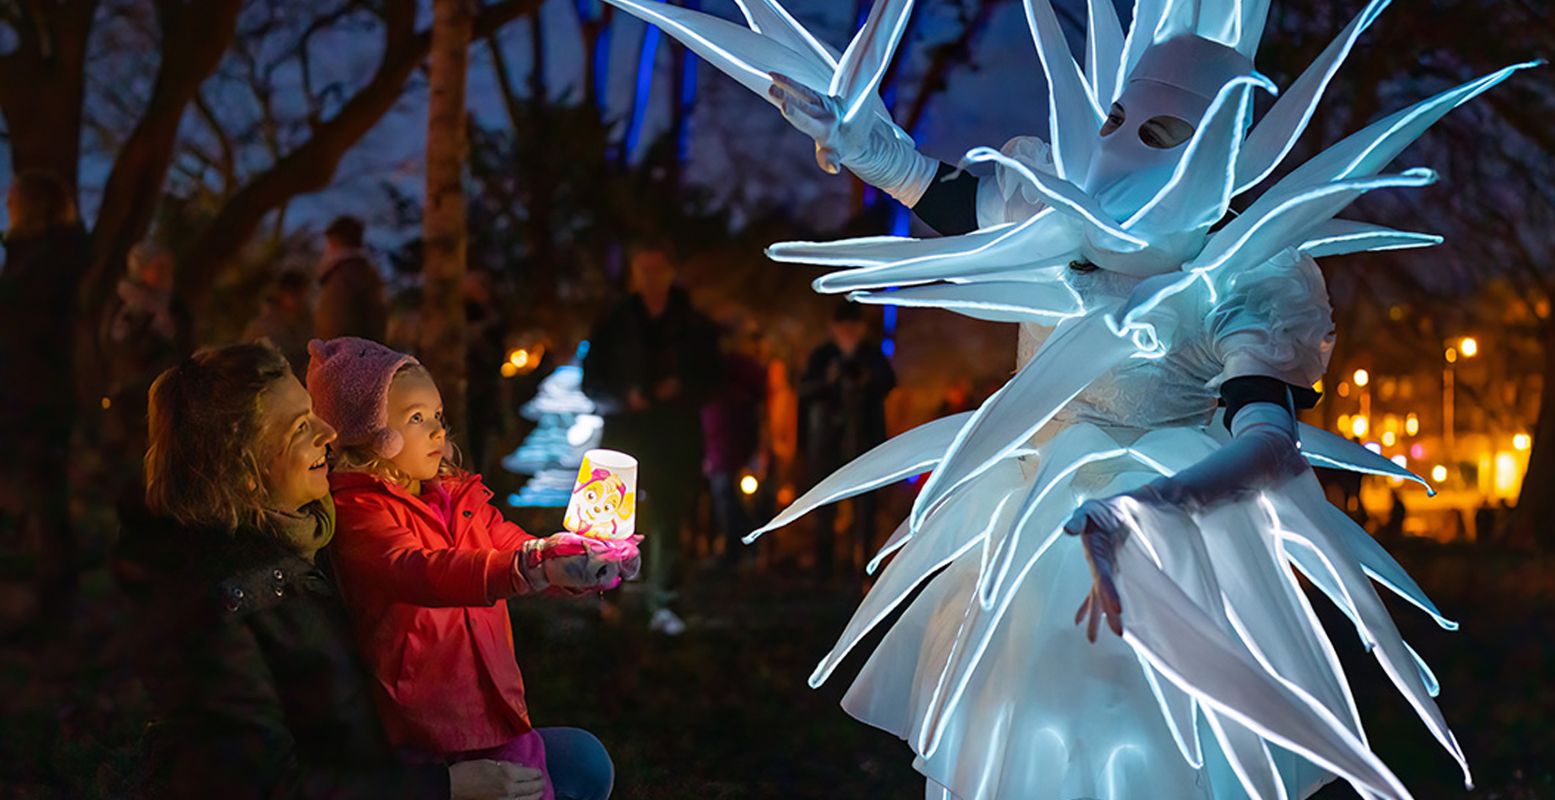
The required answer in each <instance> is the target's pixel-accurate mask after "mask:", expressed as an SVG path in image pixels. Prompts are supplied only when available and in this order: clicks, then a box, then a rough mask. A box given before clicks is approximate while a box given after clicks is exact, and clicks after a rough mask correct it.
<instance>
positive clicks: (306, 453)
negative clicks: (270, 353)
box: [256, 375, 335, 511]
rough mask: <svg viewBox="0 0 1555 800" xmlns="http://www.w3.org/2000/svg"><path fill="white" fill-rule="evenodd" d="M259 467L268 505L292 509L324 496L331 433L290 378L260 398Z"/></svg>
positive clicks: (311, 404)
mask: <svg viewBox="0 0 1555 800" xmlns="http://www.w3.org/2000/svg"><path fill="white" fill-rule="evenodd" d="M259 413H260V423H259V447H257V448H256V451H257V452H258V453H259V457H260V462H259V465H260V469H261V471H262V473H263V477H264V482H265V490H266V491H267V492H268V493H269V495H270V502H271V504H272V505H273V507H275V508H277V509H281V510H286V511H296V510H298V509H301V508H302V507H303V506H305V505H307V504H309V503H311V502H313V501H315V500H319V499H321V498H323V497H324V495H327V494H329V465H328V463H327V462H326V461H325V458H324V456H325V454H326V448H327V447H328V445H329V443H330V442H332V441H334V440H335V429H334V428H331V427H330V426H329V423H327V422H325V421H324V420H322V419H319V417H318V416H317V415H316V414H314V413H313V398H311V397H309V396H308V390H307V389H304V388H302V384H301V383H298V382H297V379H296V378H295V377H293V376H291V375H287V376H286V377H284V378H282V379H280V380H278V381H276V382H275V383H273V384H271V385H270V388H268V389H266V390H265V392H264V394H262V395H260V397H259Z"/></svg>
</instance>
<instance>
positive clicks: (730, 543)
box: [702, 334, 767, 567]
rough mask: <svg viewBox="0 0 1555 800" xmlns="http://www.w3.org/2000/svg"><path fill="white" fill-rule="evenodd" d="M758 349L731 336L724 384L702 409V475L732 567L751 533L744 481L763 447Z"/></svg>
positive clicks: (763, 383) (763, 382) (763, 376)
mask: <svg viewBox="0 0 1555 800" xmlns="http://www.w3.org/2000/svg"><path fill="white" fill-rule="evenodd" d="M754 344H755V342H753V341H752V340H751V339H750V337H744V336H740V335H739V334H735V335H732V336H728V337H726V342H725V344H724V352H723V358H722V362H721V363H722V368H723V380H721V381H719V383H718V388H717V389H716V390H715V391H714V392H713V395H712V397H710V398H709V399H708V401H707V405H704V406H702V436H703V438H704V439H705V442H704V445H703V455H702V473H703V474H704V475H706V476H707V489H708V493H709V495H710V496H711V499H712V503H713V522H714V524H715V525H716V526H717V528H718V532H719V534H721V535H722V536H723V539H724V552H723V563H724V566H726V567H732V566H735V565H737V564H738V563H739V561H740V555H741V552H742V551H743V549H744V544H743V543H742V542H741V541H740V538H741V537H743V536H744V535H745V534H747V533H750V531H751V524H750V515H749V514H747V513H746V511H745V501H744V499H743V495H744V492H743V490H742V489H741V487H740V480H741V478H743V477H744V475H745V470H746V469H747V468H748V467H750V466H751V462H752V461H753V460H754V459H755V457H756V452H757V448H758V447H759V446H760V444H761V409H762V401H763V400H764V399H765V398H766V394H767V368H766V367H765V366H764V365H763V364H762V363H761V362H760V361H757V360H756V359H755V358H754V357H753V356H754V353H753V352H752V350H753V347H752V345H754Z"/></svg>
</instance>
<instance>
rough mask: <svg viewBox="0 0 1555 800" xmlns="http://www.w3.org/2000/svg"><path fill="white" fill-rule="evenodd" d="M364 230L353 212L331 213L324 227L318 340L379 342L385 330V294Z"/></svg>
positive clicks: (316, 308)
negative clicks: (354, 338)
mask: <svg viewBox="0 0 1555 800" xmlns="http://www.w3.org/2000/svg"><path fill="white" fill-rule="evenodd" d="M365 232H366V229H365V227H364V226H363V225H362V221H361V220H359V219H357V218H356V217H351V216H341V217H336V218H335V221H334V222H331V223H329V227H328V228H325V229H324V259H323V260H322V261H320V262H319V268H318V279H319V294H318V302H317V303H316V305H315V306H314V308H313V335H314V336H316V337H318V338H320V339H325V340H328V339H335V338H338V337H341V336H359V337H361V338H363V339H372V340H373V341H375V342H382V341H383V340H384V337H385V336H386V335H387V334H388V326H389V311H388V299H387V298H386V297H385V294H384V287H383V276H381V275H379V274H378V269H377V267H375V266H373V263H372V260H371V259H369V258H368V256H367V251H366V250H364V249H363V235H364V234H365Z"/></svg>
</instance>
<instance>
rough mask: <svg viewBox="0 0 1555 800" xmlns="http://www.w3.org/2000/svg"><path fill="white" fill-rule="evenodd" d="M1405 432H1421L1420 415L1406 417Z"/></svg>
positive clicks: (1412, 433)
mask: <svg viewBox="0 0 1555 800" xmlns="http://www.w3.org/2000/svg"><path fill="white" fill-rule="evenodd" d="M1404 433H1405V434H1407V435H1409V436H1414V435H1416V434H1418V433H1420V417H1418V416H1416V415H1415V414H1410V415H1409V416H1407V417H1404Z"/></svg>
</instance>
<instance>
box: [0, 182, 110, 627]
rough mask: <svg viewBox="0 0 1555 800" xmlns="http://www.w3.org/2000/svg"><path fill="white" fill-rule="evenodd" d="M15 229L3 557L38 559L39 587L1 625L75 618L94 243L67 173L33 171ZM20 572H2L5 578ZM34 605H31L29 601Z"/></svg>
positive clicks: (8, 276) (4, 404)
mask: <svg viewBox="0 0 1555 800" xmlns="http://www.w3.org/2000/svg"><path fill="white" fill-rule="evenodd" d="M6 211H7V213H8V215H9V218H10V225H11V227H10V230H9V231H8V232H7V234H6V238H5V251H6V252H5V269H4V270H3V271H0V321H3V322H0V326H3V327H0V331H3V333H0V437H3V440H4V441H5V445H6V452H5V456H4V458H0V464H3V465H4V466H3V467H0V561H11V562H12V563H16V564H29V563H30V564H34V565H35V567H34V569H32V570H30V571H29V573H30V574H29V575H27V577H28V578H29V579H30V580H31V581H32V583H33V584H34V585H33V587H32V588H33V589H36V590H37V591H36V592H28V593H26V594H25V595H18V596H17V597H18V602H17V603H16V604H14V605H13V606H12V607H7V608H0V629H4V628H9V627H12V625H13V624H14V623H18V622H26V621H29V620H31V619H33V618H34V612H35V610H36V609H38V608H39V607H40V606H39V605H33V603H34V602H36V603H38V604H41V609H42V610H43V611H45V612H46V613H49V614H51V615H63V614H68V613H69V610H68V608H67V605H66V603H64V602H61V601H63V600H67V599H69V598H70V597H72V596H73V594H74V588H75V572H76V561H77V553H76V550H77V547H76V538H75V534H74V532H73V531H72V529H71V527H70V524H69V514H68V511H69V508H68V498H69V491H70V490H69V470H68V469H67V466H68V462H69V453H70V434H71V429H72V428H73V427H74V421H75V413H76V403H77V397H76V381H75V360H74V356H75V352H76V342H77V337H76V329H77V316H76V314H77V311H76V308H77V307H76V292H77V291H78V290H79V288H80V286H79V284H80V281H81V279H82V278H83V277H84V276H85V275H86V272H87V267H88V265H89V264H90V260H91V245H90V242H89V241H88V239H87V235H86V231H85V230H84V229H83V228H82V227H81V222H80V219H79V218H78V217H77V216H76V204H75V193H74V191H73V190H72V189H71V187H70V185H69V184H67V183H66V182H65V181H63V180H61V179H60V178H59V176H57V175H54V174H53V173H49V172H42V171H35V170H25V171H23V172H21V173H20V174H18V175H16V177H15V179H14V180H13V181H12V183H11V188H10V192H9V194H8V195H7V197H6ZM14 577H15V576H0V580H9V579H13V578H14ZM21 597H26V598H27V599H26V600H21V599H20V598H21ZM27 606H31V607H27Z"/></svg>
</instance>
